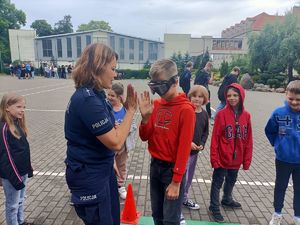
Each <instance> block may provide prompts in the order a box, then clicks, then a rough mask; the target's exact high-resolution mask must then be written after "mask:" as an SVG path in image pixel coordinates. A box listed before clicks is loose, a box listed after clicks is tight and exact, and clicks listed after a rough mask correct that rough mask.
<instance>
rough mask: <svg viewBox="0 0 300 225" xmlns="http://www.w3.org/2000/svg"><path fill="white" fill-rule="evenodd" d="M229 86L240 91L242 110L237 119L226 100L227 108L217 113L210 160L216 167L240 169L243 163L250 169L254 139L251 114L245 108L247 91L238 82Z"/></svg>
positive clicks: (246, 168) (245, 167) (244, 166)
mask: <svg viewBox="0 0 300 225" xmlns="http://www.w3.org/2000/svg"><path fill="white" fill-rule="evenodd" d="M228 87H235V88H237V89H238V90H239V91H240V100H241V101H240V104H242V105H241V107H242V111H241V113H240V114H239V115H238V117H237V118H236V119H235V115H234V110H233V108H232V107H231V106H230V105H229V103H228V102H227V100H226V106H225V108H224V109H222V110H221V111H219V112H218V113H217V115H216V119H215V123H214V128H213V132H212V138H211V145H210V161H211V165H212V167H213V168H215V169H216V168H219V167H221V168H225V169H239V168H240V166H241V164H243V169H244V170H248V169H249V167H250V163H251V160H252V145H253V141H252V127H251V118H250V114H249V113H248V112H247V111H246V110H245V109H244V99H245V91H244V89H243V88H242V86H241V85H239V84H236V83H234V84H231V85H229V86H228ZM228 87H227V88H226V91H225V96H227V90H228ZM234 151H235V155H236V157H234Z"/></svg>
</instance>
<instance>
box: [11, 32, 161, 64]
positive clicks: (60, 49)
mask: <svg viewBox="0 0 300 225" xmlns="http://www.w3.org/2000/svg"><path fill="white" fill-rule="evenodd" d="M32 32H33V31H32V30H10V33H9V34H10V40H11V41H10V48H11V49H16V50H18V51H12V55H11V59H12V61H14V60H16V59H18V60H21V61H33V62H35V64H36V65H38V64H40V63H45V62H48V63H50V62H54V63H56V64H58V65H69V64H72V65H74V64H75V63H76V60H77V59H78V58H79V57H80V55H81V53H82V51H83V49H84V48H85V47H86V46H87V45H89V44H91V43H104V44H106V45H108V46H110V47H111V48H112V49H114V50H115V51H116V52H117V53H118V55H119V60H118V66H119V68H120V69H142V68H143V66H144V64H145V63H146V62H147V61H149V62H150V63H153V62H154V61H156V60H157V59H161V58H163V57H164V43H163V42H160V41H154V40H149V39H144V38H139V37H134V36H129V35H124V34H118V33H115V32H108V31H104V30H100V29H98V30H91V31H84V32H76V33H68V34H59V35H50V36H43V37H36V36H35V32H34V34H33V33H32ZM27 36H30V38H31V39H30V40H27V39H28V38H26V37H27ZM25 39H26V40H27V42H26V44H25ZM25 48H31V49H32V51H33V52H29V51H26V52H24V49H25ZM21 52H24V54H25V53H26V54H25V55H24V56H23V54H20V53H21ZM29 59H30V60H29Z"/></svg>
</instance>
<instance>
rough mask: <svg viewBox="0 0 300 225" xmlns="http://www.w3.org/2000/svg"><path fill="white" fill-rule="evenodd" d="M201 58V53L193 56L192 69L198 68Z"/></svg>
mask: <svg viewBox="0 0 300 225" xmlns="http://www.w3.org/2000/svg"><path fill="white" fill-rule="evenodd" d="M202 58H203V54H202V55H198V56H196V57H195V58H194V66H193V68H194V69H200V66H201V62H202Z"/></svg>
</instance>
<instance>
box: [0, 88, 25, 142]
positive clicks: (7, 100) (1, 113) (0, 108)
mask: <svg viewBox="0 0 300 225" xmlns="http://www.w3.org/2000/svg"><path fill="white" fill-rule="evenodd" d="M23 100H24V101H25V98H24V97H23V96H21V95H17V94H15V93H8V94H5V95H4V96H3V97H2V100H1V103H0V121H1V122H4V123H7V125H8V128H9V130H10V132H11V133H12V134H13V135H14V136H15V137H16V138H20V137H21V134H20V133H19V131H18V130H17V128H16V126H15V123H14V120H15V118H13V117H12V116H11V115H10V113H8V112H7V111H6V109H7V107H9V106H11V105H14V104H16V103H18V102H20V101H23ZM17 120H18V123H19V126H20V127H21V129H22V130H23V132H24V133H25V135H26V136H27V134H28V129H27V126H26V121H25V114H24V115H23V117H22V118H21V119H17Z"/></svg>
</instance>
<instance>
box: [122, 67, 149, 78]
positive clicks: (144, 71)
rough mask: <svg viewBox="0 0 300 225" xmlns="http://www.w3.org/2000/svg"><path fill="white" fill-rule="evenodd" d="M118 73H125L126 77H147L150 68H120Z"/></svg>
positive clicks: (124, 76)
mask: <svg viewBox="0 0 300 225" xmlns="http://www.w3.org/2000/svg"><path fill="white" fill-rule="evenodd" d="M118 73H122V74H123V78H124V79H132V78H134V79H147V78H148V77H149V70H148V69H142V70H130V69H125V70H120V69H119V70H118Z"/></svg>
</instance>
